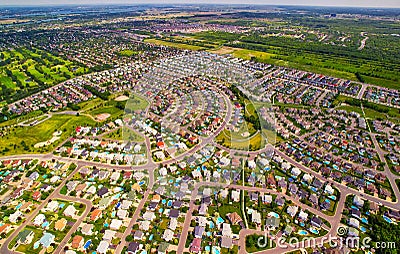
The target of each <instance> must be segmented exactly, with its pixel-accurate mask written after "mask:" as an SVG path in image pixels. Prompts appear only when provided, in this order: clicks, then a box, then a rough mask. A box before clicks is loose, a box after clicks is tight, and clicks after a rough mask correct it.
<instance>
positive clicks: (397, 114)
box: [333, 95, 400, 123]
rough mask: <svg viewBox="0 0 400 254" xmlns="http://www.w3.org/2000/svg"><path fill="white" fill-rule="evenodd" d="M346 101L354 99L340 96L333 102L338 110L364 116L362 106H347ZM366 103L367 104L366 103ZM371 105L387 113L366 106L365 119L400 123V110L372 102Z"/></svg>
mask: <svg viewBox="0 0 400 254" xmlns="http://www.w3.org/2000/svg"><path fill="white" fill-rule="evenodd" d="M346 100H352V98H350V97H347V96H343V95H339V96H338V97H337V98H336V100H335V101H334V102H333V105H335V106H336V108H337V109H343V110H346V111H347V112H351V111H353V112H357V113H359V114H360V115H363V112H362V109H361V107H360V106H353V105H348V104H346ZM364 103H365V102H364ZM368 103H369V104H370V105H373V106H376V107H377V109H378V110H387V113H383V112H384V111H381V112H380V111H378V110H375V109H373V108H368V107H366V106H364V107H363V108H364V113H365V117H366V118H369V119H373V120H374V119H389V120H391V121H394V122H395V123H398V122H400V120H399V119H400V110H399V109H396V108H392V107H388V106H385V105H380V104H376V103H372V102H368Z"/></svg>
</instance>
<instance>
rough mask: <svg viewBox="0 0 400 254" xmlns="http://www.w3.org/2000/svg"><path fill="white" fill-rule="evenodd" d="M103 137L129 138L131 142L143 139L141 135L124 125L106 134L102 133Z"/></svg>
mask: <svg viewBox="0 0 400 254" xmlns="http://www.w3.org/2000/svg"><path fill="white" fill-rule="evenodd" d="M104 138H110V139H114V140H129V141H131V142H143V141H144V138H143V137H142V136H141V135H139V134H138V133H137V132H135V131H133V130H131V129H129V128H126V127H123V128H119V129H117V130H115V131H113V132H110V133H108V134H107V135H104Z"/></svg>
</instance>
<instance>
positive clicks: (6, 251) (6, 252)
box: [0, 157, 88, 254]
mask: <svg viewBox="0 0 400 254" xmlns="http://www.w3.org/2000/svg"><path fill="white" fill-rule="evenodd" d="M31 158H32V157H31ZM81 167H82V166H81V165H79V166H78V167H77V168H76V169H75V170H74V171H73V172H71V174H70V175H69V176H68V177H66V178H65V179H64V180H63V181H62V182H61V183H60V185H59V186H58V187H57V188H56V189H55V190H54V191H53V192H52V194H50V195H49V196H48V197H47V198H46V199H45V200H44V201H43V202H42V203H41V204H40V205H39V206H38V207H37V208H36V210H34V211H33V212H32V213H31V214H30V215H29V216H27V217H26V219H25V221H24V222H23V223H22V224H21V225H19V226H18V227H17V228H16V229H15V231H14V232H13V233H11V235H10V236H9V237H8V238H7V239H6V240H5V242H4V243H3V245H2V246H1V247H0V253H1V254H11V253H18V252H14V251H11V250H9V249H8V244H9V243H10V242H11V240H12V239H14V238H15V237H16V236H17V235H18V233H19V232H20V231H21V230H22V229H23V228H25V226H27V225H28V224H29V223H31V222H32V220H33V219H34V218H35V217H36V215H37V214H38V213H39V212H40V210H42V209H43V208H44V207H45V206H46V205H47V203H48V202H49V200H51V199H56V198H58V196H59V195H60V194H59V192H60V190H61V188H62V187H63V186H64V185H65V184H66V183H67V181H68V180H69V179H71V178H72V176H73V175H74V174H75V173H77V172H78V171H79V169H80V168H81ZM87 209H88V207H86V211H85V212H87V211H88V210H87ZM70 231H71V230H70ZM64 239H65V238H64ZM63 247H64V246H63Z"/></svg>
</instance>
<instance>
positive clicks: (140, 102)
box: [125, 94, 149, 111]
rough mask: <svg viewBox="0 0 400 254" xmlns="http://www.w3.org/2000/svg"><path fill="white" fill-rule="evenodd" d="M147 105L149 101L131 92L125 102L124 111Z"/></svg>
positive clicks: (141, 108) (142, 107) (144, 107)
mask: <svg viewBox="0 0 400 254" xmlns="http://www.w3.org/2000/svg"><path fill="white" fill-rule="evenodd" d="M148 106H149V102H148V101H147V100H146V98H144V97H143V96H141V95H139V94H132V95H131V96H130V98H129V100H128V101H127V102H126V105H125V111H127V110H130V111H135V110H144V109H146V108H147V107H148Z"/></svg>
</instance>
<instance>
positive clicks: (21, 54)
mask: <svg viewBox="0 0 400 254" xmlns="http://www.w3.org/2000/svg"><path fill="white" fill-rule="evenodd" d="M0 60H1V64H0V87H1V89H0V101H8V102H10V101H14V100H18V99H21V98H23V97H26V96H28V95H30V94H32V93H35V92H38V91H40V90H43V89H45V88H46V87H50V86H52V85H55V84H58V83H60V82H62V81H65V80H67V79H70V78H72V77H74V76H79V75H82V74H84V73H87V72H88V69H87V68H84V67H82V66H80V65H79V64H77V63H73V62H71V61H69V60H66V59H63V58H61V57H59V56H56V55H52V54H50V53H48V52H45V51H43V50H40V49H37V48H30V49H28V48H24V47H21V48H16V49H13V50H7V51H2V52H0Z"/></svg>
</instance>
